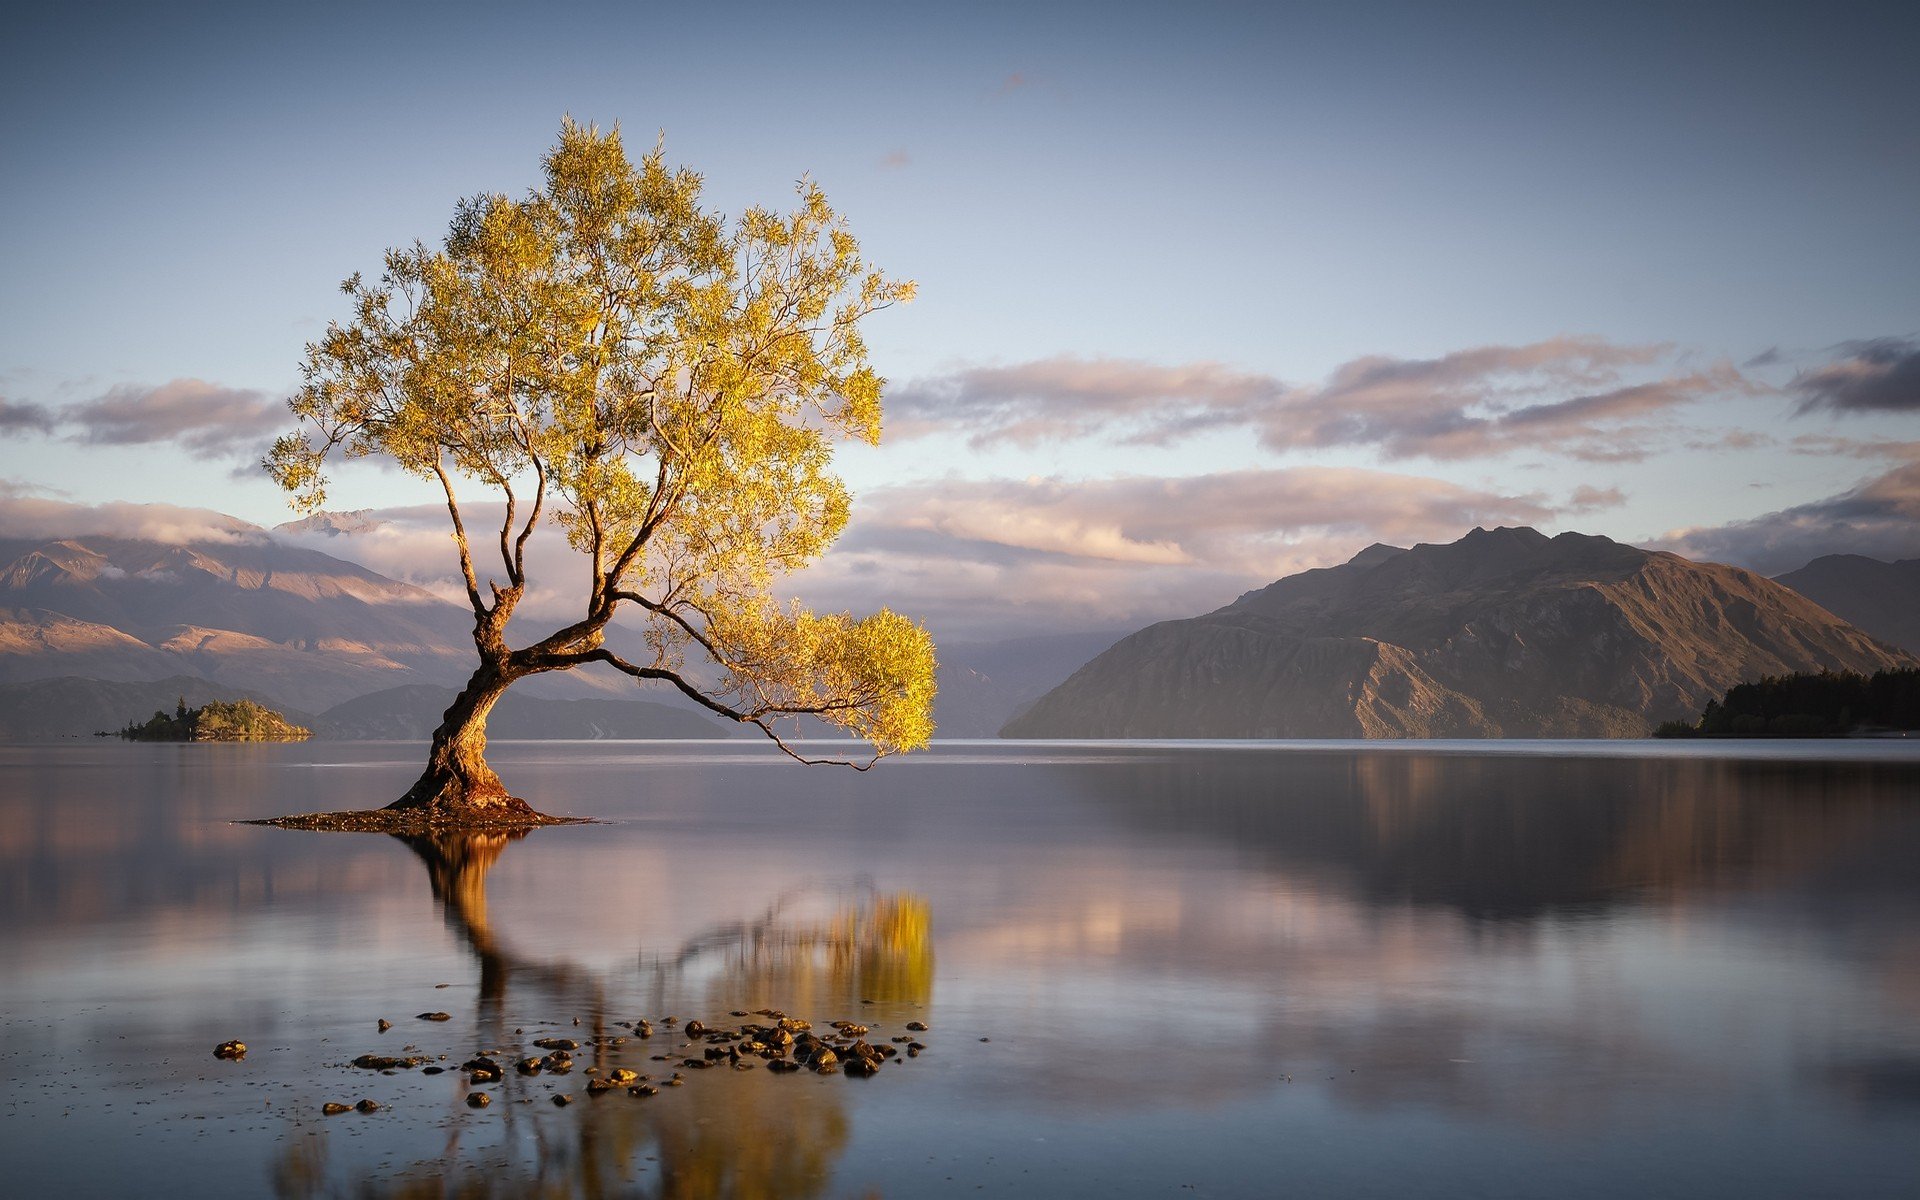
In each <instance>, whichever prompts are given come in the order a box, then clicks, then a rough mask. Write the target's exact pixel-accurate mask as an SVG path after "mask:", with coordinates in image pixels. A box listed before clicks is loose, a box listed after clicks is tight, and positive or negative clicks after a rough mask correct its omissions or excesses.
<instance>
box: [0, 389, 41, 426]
mask: <svg viewBox="0 0 1920 1200" xmlns="http://www.w3.org/2000/svg"><path fill="white" fill-rule="evenodd" d="M53 424H54V421H53V413H52V411H50V410H49V409H47V408H45V407H43V406H41V405H38V404H19V403H16V402H14V401H12V400H8V399H7V398H6V397H4V396H0V433H52V432H53Z"/></svg>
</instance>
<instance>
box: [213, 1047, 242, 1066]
mask: <svg viewBox="0 0 1920 1200" xmlns="http://www.w3.org/2000/svg"><path fill="white" fill-rule="evenodd" d="M213 1056H214V1057H215V1058H224V1059H227V1060H229V1061H232V1062H238V1061H240V1060H241V1059H243V1058H245V1057H246V1056H247V1044H246V1043H245V1042H221V1043H220V1044H219V1045H218V1046H215V1047H214V1048H213Z"/></svg>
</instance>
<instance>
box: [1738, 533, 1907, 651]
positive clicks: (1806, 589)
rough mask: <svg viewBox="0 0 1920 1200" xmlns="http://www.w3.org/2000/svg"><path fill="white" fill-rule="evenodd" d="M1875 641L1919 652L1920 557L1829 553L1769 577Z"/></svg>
mask: <svg viewBox="0 0 1920 1200" xmlns="http://www.w3.org/2000/svg"><path fill="white" fill-rule="evenodd" d="M1774 582H1775V583H1784V584H1786V585H1787V586H1788V587H1790V588H1792V589H1793V590H1794V591H1796V592H1799V593H1800V594H1801V595H1802V596H1805V597H1806V598H1807V599H1809V600H1811V601H1813V602H1814V603H1815V604H1818V605H1819V606H1820V607H1822V608H1824V609H1826V610H1827V611H1828V612H1830V613H1832V614H1833V615H1834V616H1836V617H1839V618H1840V619H1841V620H1843V621H1846V622H1848V623H1849V624H1852V625H1855V626H1858V627H1859V628H1861V629H1863V630H1865V631H1866V632H1868V633H1870V634H1872V635H1873V636H1874V637H1877V638H1879V639H1880V640H1881V641H1883V642H1886V643H1888V644H1889V645H1894V646H1898V647H1900V648H1901V649H1902V650H1906V651H1908V652H1909V653H1913V654H1920V558H1908V559H1902V560H1901V561H1899V562H1881V561H1880V560H1879V559H1877V558H1866V557H1863V556H1861V555H1858V554H1829V555H1827V556H1825V557H1824V558H1816V559H1814V560H1813V561H1812V562H1810V563H1808V564H1807V565H1806V566H1804V567H1801V568H1800V569H1799V570H1797V571H1789V572H1787V573H1786V574H1785V575H1777V576H1775V577H1774Z"/></svg>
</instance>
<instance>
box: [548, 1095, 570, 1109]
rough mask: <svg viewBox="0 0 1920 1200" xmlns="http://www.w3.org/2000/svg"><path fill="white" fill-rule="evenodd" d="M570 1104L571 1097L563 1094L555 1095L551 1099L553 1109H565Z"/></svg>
mask: <svg viewBox="0 0 1920 1200" xmlns="http://www.w3.org/2000/svg"><path fill="white" fill-rule="evenodd" d="M572 1103H573V1097H572V1096H569V1095H567V1094H566V1093H565V1092H559V1093H556V1094H555V1095H554V1097H553V1106H554V1107H555V1108H565V1107H566V1106H567V1105H569V1104H572Z"/></svg>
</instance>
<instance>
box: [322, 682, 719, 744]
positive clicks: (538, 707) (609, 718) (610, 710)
mask: <svg viewBox="0 0 1920 1200" xmlns="http://www.w3.org/2000/svg"><path fill="white" fill-rule="evenodd" d="M453 696H454V689H452V688H442V687H432V686H426V685H417V684H416V685H410V686H406V687H397V688H389V689H387V690H386V691H382V692H375V693H373V694H372V695H370V696H360V697H357V698H355V699H353V700H348V701H346V702H345V703H343V704H338V705H335V706H334V707H332V708H330V709H328V710H327V711H325V712H323V713H321V714H320V715H319V716H317V717H315V718H313V731H314V734H315V736H317V737H322V738H331V739H337V740H346V741H351V740H375V741H378V740H395V741H413V740H424V739H425V738H427V737H428V736H430V735H431V734H432V733H433V730H434V728H435V727H436V726H437V725H439V724H440V718H441V715H442V714H443V713H445V712H446V710H447V706H448V705H449V704H451V703H452V702H453ZM739 731H740V727H739V726H737V725H734V724H732V723H730V722H726V721H720V720H717V719H715V718H712V717H708V716H706V715H704V714H702V713H698V712H694V711H693V710H692V709H690V708H685V707H679V706H675V705H671V704H655V703H653V702H651V701H647V700H543V699H539V698H536V697H531V696H524V695H520V694H518V693H515V692H508V693H507V694H506V695H505V696H504V697H502V698H501V700H500V703H499V704H497V705H496V706H494V710H493V715H492V716H490V717H489V718H488V719H487V736H489V737H493V738H537V739H557V738H716V737H732V736H734V735H735V734H737V733H738V732H739Z"/></svg>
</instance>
